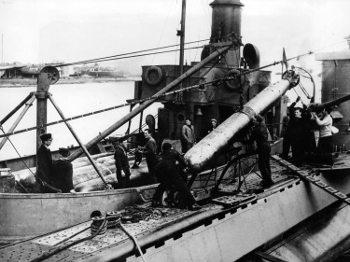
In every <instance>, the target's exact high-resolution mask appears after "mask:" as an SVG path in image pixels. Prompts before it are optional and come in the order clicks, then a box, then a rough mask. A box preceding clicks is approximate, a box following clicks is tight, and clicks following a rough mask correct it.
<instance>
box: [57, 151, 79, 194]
mask: <svg viewBox="0 0 350 262" xmlns="http://www.w3.org/2000/svg"><path fill="white" fill-rule="evenodd" d="M59 153H60V154H61V155H62V157H61V158H59V159H58V160H56V161H54V162H53V174H54V186H55V187H57V188H59V189H61V191H62V193H69V192H70V191H71V190H72V189H74V186H73V165H72V163H71V162H70V161H69V160H68V159H67V157H68V156H69V155H70V154H69V149H68V148H59Z"/></svg>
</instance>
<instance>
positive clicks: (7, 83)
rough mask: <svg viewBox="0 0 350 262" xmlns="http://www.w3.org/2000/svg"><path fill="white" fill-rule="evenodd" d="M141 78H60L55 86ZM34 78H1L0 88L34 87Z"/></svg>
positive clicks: (35, 83)
mask: <svg viewBox="0 0 350 262" xmlns="http://www.w3.org/2000/svg"><path fill="white" fill-rule="evenodd" d="M137 80H141V77H126V78H103V77H101V78H94V77H69V78H60V79H59V80H58V82H57V83H55V85H60V84H61V85H62V84H85V83H107V82H122V81H137ZM36 85H37V79H36V78H1V79H0V88H16V87H17V88H18V87H28V86H36Z"/></svg>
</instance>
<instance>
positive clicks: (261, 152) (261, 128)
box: [249, 122, 273, 186]
mask: <svg viewBox="0 0 350 262" xmlns="http://www.w3.org/2000/svg"><path fill="white" fill-rule="evenodd" d="M249 140H251V141H256V144H257V148H258V156H259V170H260V173H261V175H262V178H263V185H264V186H270V185H272V184H273V181H272V179H271V167H270V152H271V147H270V144H269V142H268V132H267V128H266V126H265V124H264V123H262V122H261V123H259V124H258V125H256V126H255V127H254V128H253V130H252V133H251V137H250V139H249Z"/></svg>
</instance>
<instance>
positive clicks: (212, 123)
mask: <svg viewBox="0 0 350 262" xmlns="http://www.w3.org/2000/svg"><path fill="white" fill-rule="evenodd" d="M210 122H211V126H210V128H209V129H208V134H209V133H211V132H212V131H213V130H214V129H215V128H216V127H217V123H218V121H217V120H216V119H215V118H212V119H211V120H210Z"/></svg>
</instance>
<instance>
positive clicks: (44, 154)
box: [36, 145, 53, 193]
mask: <svg viewBox="0 0 350 262" xmlns="http://www.w3.org/2000/svg"><path fill="white" fill-rule="evenodd" d="M36 157H37V171H36V175H37V176H38V177H39V178H40V179H41V180H42V181H44V182H46V183H48V184H50V185H52V181H53V175H52V156H51V150H50V149H49V148H47V147H45V146H44V145H41V146H40V147H39V149H38V152H37V154H36ZM38 183H39V184H40V192H41V193H50V192H51V191H50V190H49V189H48V188H46V187H45V186H44V185H43V184H42V183H41V181H40V180H39V181H38Z"/></svg>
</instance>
